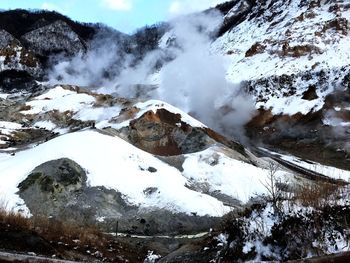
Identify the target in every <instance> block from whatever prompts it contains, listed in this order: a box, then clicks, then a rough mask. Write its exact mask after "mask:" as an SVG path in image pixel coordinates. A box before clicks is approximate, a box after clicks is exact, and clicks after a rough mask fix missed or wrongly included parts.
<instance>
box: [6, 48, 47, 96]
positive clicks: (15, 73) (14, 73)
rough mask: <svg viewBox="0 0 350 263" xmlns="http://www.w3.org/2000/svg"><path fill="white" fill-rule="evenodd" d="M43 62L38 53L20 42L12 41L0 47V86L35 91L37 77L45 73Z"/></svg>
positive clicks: (9, 89) (7, 89)
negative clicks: (37, 55)
mask: <svg viewBox="0 0 350 263" xmlns="http://www.w3.org/2000/svg"><path fill="white" fill-rule="evenodd" d="M43 72H44V71H43V69H42V67H41V63H40V61H39V59H38V58H37V57H36V55H35V54H34V53H33V52H31V51H29V50H27V49H25V48H24V47H23V46H22V45H21V44H20V43H19V42H17V41H12V42H11V43H10V44H8V45H7V46H5V47H3V48H0V88H1V89H3V90H5V91H7V92H9V91H10V92H15V91H19V90H26V91H34V89H37V88H38V84H37V83H36V81H35V80H36V79H39V78H41V77H42V75H43Z"/></svg>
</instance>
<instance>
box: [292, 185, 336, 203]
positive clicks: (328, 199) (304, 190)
mask: <svg viewBox="0 0 350 263" xmlns="http://www.w3.org/2000/svg"><path fill="white" fill-rule="evenodd" d="M339 188H340V186H339V185H336V184H331V183H326V182H318V183H315V184H305V185H302V186H300V187H299V189H298V190H297V191H296V193H295V199H296V200H297V201H299V202H301V204H303V205H304V206H310V207H314V208H322V207H324V206H325V205H327V204H330V203H332V200H334V199H335V197H336V195H337V192H338V190H339Z"/></svg>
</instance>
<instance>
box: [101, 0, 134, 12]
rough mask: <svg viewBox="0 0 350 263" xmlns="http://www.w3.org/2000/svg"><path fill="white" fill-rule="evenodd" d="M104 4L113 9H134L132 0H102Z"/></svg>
mask: <svg viewBox="0 0 350 263" xmlns="http://www.w3.org/2000/svg"><path fill="white" fill-rule="evenodd" d="M102 5H103V6H104V7H106V8H108V9H111V10H117V11H129V10H131V9H132V0H102Z"/></svg>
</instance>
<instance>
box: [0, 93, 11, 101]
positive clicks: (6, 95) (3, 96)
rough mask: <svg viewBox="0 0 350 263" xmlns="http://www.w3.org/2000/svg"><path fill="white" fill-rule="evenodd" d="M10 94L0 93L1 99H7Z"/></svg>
mask: <svg viewBox="0 0 350 263" xmlns="http://www.w3.org/2000/svg"><path fill="white" fill-rule="evenodd" d="M9 95H10V94H6V93H0V99H3V100H6V99H7V97H8V96H9Z"/></svg>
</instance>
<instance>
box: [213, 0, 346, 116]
mask: <svg viewBox="0 0 350 263" xmlns="http://www.w3.org/2000/svg"><path fill="white" fill-rule="evenodd" d="M236 11H237V10H236ZM236 11H235V8H233V10H232V12H236ZM232 12H231V13H232ZM237 12H238V11H237ZM231 13H229V14H228V15H230V14H231ZM231 15H232V14H231ZM349 19H350V8H349V5H348V4H347V3H346V1H299V0H291V1H257V3H256V5H255V6H254V7H253V9H252V11H251V13H250V14H248V15H247V17H246V19H245V20H243V21H242V22H241V23H239V24H238V25H237V26H235V27H234V28H232V29H231V30H230V31H228V32H227V33H226V34H224V35H223V36H222V37H220V38H219V39H217V40H216V41H215V42H214V43H213V45H212V51H213V52H219V53H221V54H223V55H225V57H226V58H227V60H228V61H229V64H230V66H229V68H228V71H227V78H228V79H229V80H230V81H232V82H234V83H240V82H242V81H252V82H253V83H252V85H250V87H251V89H253V90H251V92H252V93H253V94H254V95H255V96H256V100H257V101H258V103H257V105H256V106H257V108H259V107H260V106H263V107H265V108H266V109H269V108H272V109H273V113H274V114H279V113H283V114H289V115H293V114H296V113H297V112H301V113H302V114H306V113H308V112H310V111H317V110H320V109H321V108H322V106H323V105H324V99H325V97H326V96H327V95H328V94H330V93H331V92H333V91H334V89H336V88H338V87H339V82H341V80H342V78H343V77H344V76H345V75H346V74H348V73H349V67H348V65H349V63H350V55H349V52H348V51H349V46H350V38H349V36H348V34H349V26H348V25H349ZM318 72H321V73H320V74H323V75H328V77H327V78H328V80H326V81H327V84H328V85H324V86H323V87H322V88H319V87H318V88H317V95H318V98H317V99H314V100H304V99H302V95H303V93H304V92H305V91H307V89H308V88H309V87H310V85H317V84H322V83H320V79H319V78H318V77H317V75H314V76H313V73H318ZM322 72H323V73H322ZM283 76H285V78H287V76H290V78H289V79H290V81H289V82H288V79H287V81H283ZM308 76H309V77H308ZM259 79H262V80H265V81H261V82H260V83H259V81H257V80H259ZM290 82H291V83H290ZM293 88H294V89H296V91H295V92H293ZM259 96H260V97H259ZM262 99H263V100H262Z"/></svg>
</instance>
